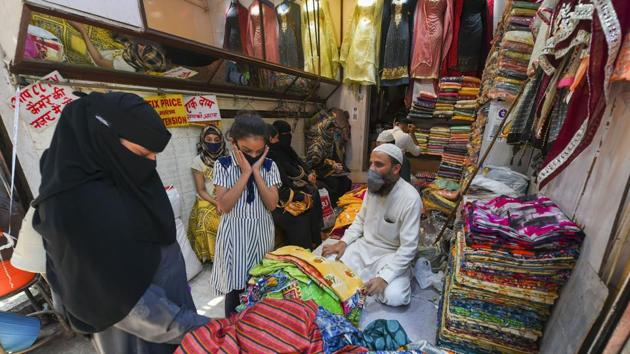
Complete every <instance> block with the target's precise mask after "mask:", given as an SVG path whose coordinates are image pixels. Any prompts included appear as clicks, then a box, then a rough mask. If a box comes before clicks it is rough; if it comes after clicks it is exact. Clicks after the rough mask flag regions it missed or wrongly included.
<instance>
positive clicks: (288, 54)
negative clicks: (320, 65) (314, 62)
mask: <svg viewBox="0 0 630 354" xmlns="http://www.w3.org/2000/svg"><path fill="white" fill-rule="evenodd" d="M300 12H301V11H300V5H298V4H296V3H295V2H293V1H284V2H282V3H281V4H280V5H278V6H276V13H277V15H278V34H279V37H278V41H279V46H280V64H282V65H285V66H289V67H292V68H296V69H300V70H302V69H304V51H303V49H302V27H301V26H302V19H301V13H300Z"/></svg>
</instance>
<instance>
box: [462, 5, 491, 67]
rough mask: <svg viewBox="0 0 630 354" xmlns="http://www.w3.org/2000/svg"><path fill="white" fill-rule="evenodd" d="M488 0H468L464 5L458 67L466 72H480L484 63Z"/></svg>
mask: <svg viewBox="0 0 630 354" xmlns="http://www.w3.org/2000/svg"><path fill="white" fill-rule="evenodd" d="M485 23H486V0H466V1H464V6H463V7H462V17H461V19H460V27H459V38H460V39H465V40H460V41H459V43H458V47H457V53H458V58H457V67H458V70H459V71H461V72H464V73H467V72H479V70H480V68H481V66H482V65H483V61H484V59H483V58H482V56H483V52H484V38H485V33H484V31H485Z"/></svg>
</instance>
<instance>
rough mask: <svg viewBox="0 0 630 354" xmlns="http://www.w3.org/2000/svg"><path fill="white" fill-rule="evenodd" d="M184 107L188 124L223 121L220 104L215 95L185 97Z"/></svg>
mask: <svg viewBox="0 0 630 354" xmlns="http://www.w3.org/2000/svg"><path fill="white" fill-rule="evenodd" d="M184 106H185V107H186V113H188V123H204V122H212V121H218V120H221V112H220V111H219V102H218V101H217V97H216V96H215V95H203V96H185V97H184Z"/></svg>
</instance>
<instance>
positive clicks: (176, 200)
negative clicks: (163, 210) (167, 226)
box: [164, 186, 182, 219]
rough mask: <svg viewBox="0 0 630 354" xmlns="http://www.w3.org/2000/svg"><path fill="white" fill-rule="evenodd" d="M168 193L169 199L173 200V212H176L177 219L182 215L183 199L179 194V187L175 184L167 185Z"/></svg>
mask: <svg viewBox="0 0 630 354" xmlns="http://www.w3.org/2000/svg"><path fill="white" fill-rule="evenodd" d="M164 189H166V195H167V196H168V200H169V201H170V202H171V207H172V208H173V214H175V219H177V218H181V217H182V199H181V198H180V196H179V192H178V191H177V188H175V187H173V186H165V187H164Z"/></svg>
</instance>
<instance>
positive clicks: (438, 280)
mask: <svg viewBox="0 0 630 354" xmlns="http://www.w3.org/2000/svg"><path fill="white" fill-rule="evenodd" d="M413 276H414V277H415V278H416V281H417V282H418V285H420V288H421V289H426V288H428V287H430V286H432V285H433V287H435V288H436V289H437V290H440V289H441V288H442V282H443V281H444V273H443V272H442V271H439V272H438V273H433V272H432V271H431V262H429V260H428V259H426V258H418V261H417V262H416V265H415V266H414V267H413Z"/></svg>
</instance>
